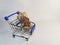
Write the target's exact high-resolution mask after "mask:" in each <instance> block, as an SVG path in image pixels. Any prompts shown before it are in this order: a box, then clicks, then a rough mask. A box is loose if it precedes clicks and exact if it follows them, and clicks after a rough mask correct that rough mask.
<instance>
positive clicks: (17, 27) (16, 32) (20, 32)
mask: <svg viewBox="0 0 60 45" xmlns="http://www.w3.org/2000/svg"><path fill="white" fill-rule="evenodd" d="M19 13H20V12H19V11H17V12H15V13H12V14H11V15H9V16H5V17H4V19H5V20H6V21H7V22H8V23H9V25H10V26H11V28H12V29H13V32H12V36H13V37H14V38H15V36H18V37H22V38H25V39H26V40H27V41H28V39H29V37H30V36H31V35H32V33H33V31H34V29H35V23H34V22H30V23H31V25H32V28H29V29H25V28H23V27H22V26H21V23H20V21H19V20H18V19H17V16H18V14H19ZM24 30H29V31H27V32H24Z"/></svg>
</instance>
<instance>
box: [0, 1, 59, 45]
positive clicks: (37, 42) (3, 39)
mask: <svg viewBox="0 0 60 45" xmlns="http://www.w3.org/2000/svg"><path fill="white" fill-rule="evenodd" d="M18 10H19V11H20V10H21V11H26V12H27V13H28V16H29V18H30V19H31V20H32V21H33V22H35V23H36V29H35V31H34V33H33V35H32V36H31V37H30V39H29V41H28V42H26V41H25V40H23V39H21V38H19V37H16V38H12V36H11V31H12V30H11V29H10V27H9V25H8V24H7V22H6V21H5V20H4V16H6V15H9V14H11V13H13V12H16V11H18ZM0 45H60V0H0Z"/></svg>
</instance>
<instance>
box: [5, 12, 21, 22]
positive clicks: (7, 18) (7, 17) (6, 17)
mask: <svg viewBox="0 0 60 45" xmlns="http://www.w3.org/2000/svg"><path fill="white" fill-rule="evenodd" d="M19 13H20V12H19V11H17V12H15V13H12V14H11V15H9V16H5V17H4V19H5V20H6V21H8V20H9V17H11V16H13V15H15V14H19Z"/></svg>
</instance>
